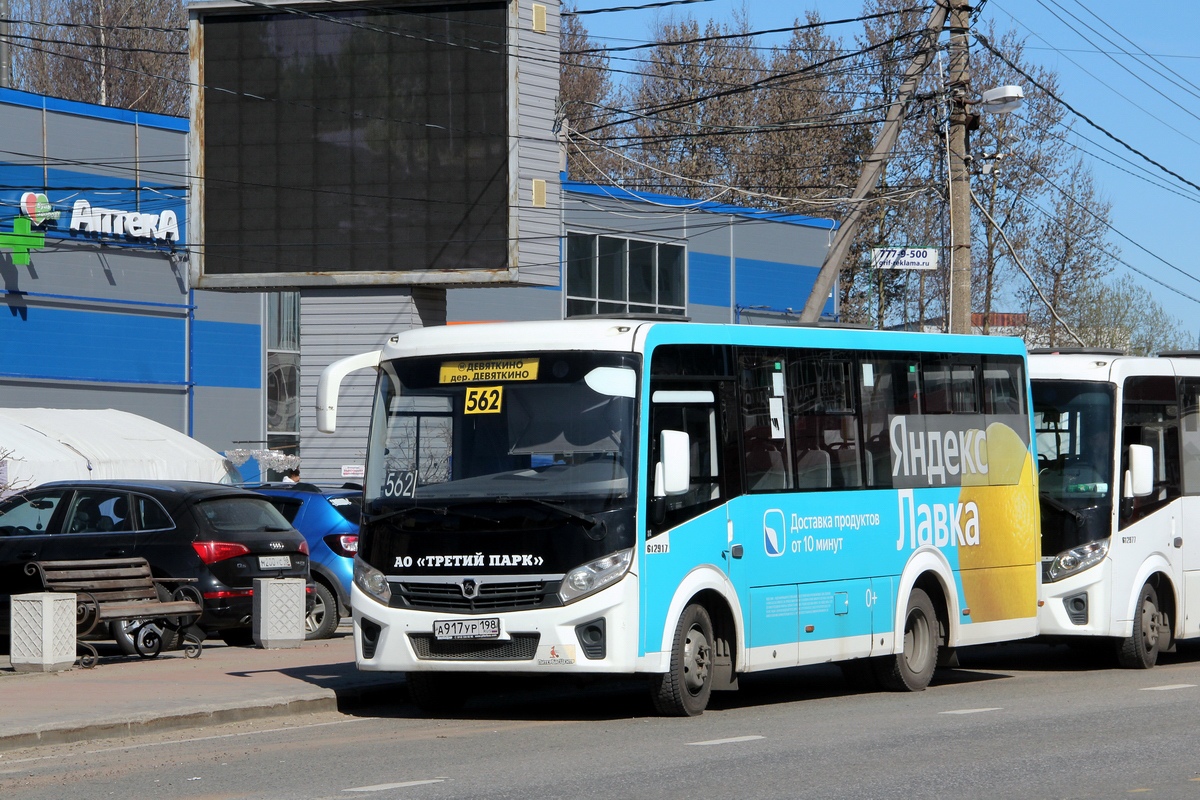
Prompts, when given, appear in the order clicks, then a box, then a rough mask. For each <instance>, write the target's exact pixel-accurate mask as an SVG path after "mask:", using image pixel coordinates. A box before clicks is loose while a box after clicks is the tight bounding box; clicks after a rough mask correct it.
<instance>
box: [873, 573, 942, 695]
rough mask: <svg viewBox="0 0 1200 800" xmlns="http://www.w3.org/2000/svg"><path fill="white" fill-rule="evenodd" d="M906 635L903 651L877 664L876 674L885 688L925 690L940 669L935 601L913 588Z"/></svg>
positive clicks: (913, 690) (906, 619) (920, 590)
mask: <svg viewBox="0 0 1200 800" xmlns="http://www.w3.org/2000/svg"><path fill="white" fill-rule="evenodd" d="M903 636H904V649H903V651H902V652H899V653H896V654H895V655H892V656H884V657H883V658H880V659H879V660H878V661H876V662H875V666H876V675H877V676H878V678H879V682H880V683H881V684H882V685H883V687H884V688H885V689H890V690H892V691H895V692H920V691H924V689H925V687H926V686H928V685H929V681H931V680H932V679H933V670H934V668H935V667H936V666H937V655H938V644H939V642H938V639H939V635H938V620H937V612H936V611H935V610H934V608H933V601H932V600H930V599H929V595H927V594H926V593H925V592H924V590H922V589H913V590H912V594H910V595H909V597H908V610H907V611H906V612H905V613H904V631H903Z"/></svg>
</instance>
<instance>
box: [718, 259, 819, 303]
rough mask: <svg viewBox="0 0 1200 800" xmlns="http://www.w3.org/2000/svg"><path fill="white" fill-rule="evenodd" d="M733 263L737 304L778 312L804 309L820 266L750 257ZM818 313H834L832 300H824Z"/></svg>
mask: <svg viewBox="0 0 1200 800" xmlns="http://www.w3.org/2000/svg"><path fill="white" fill-rule="evenodd" d="M734 263H735V269H736V270H737V275H736V280H737V298H736V302H737V305H738V306H739V307H740V308H761V309H766V310H771V311H777V312H782V311H786V310H787V309H792V310H793V311H800V310H801V309H803V308H804V304H805V303H807V302H808V295H809V293H810V292H811V291H812V287H813V285H814V284H815V283H816V282H817V275H818V274H819V273H820V271H821V268H820V267H806V266H802V265H800V264H781V263H779V262H775V261H756V260H754V259H750V258H739V259H736V260H735V262H734ZM821 313H822V314H825V315H831V314H833V298H829V299H827V300H826V302H825V306H824V308H823V309H822V311H821Z"/></svg>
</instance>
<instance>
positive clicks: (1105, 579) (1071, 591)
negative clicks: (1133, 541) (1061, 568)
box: [1038, 558, 1120, 637]
mask: <svg viewBox="0 0 1200 800" xmlns="http://www.w3.org/2000/svg"><path fill="white" fill-rule="evenodd" d="M1111 587H1112V561H1110V560H1109V559H1107V558H1106V559H1104V560H1103V561H1101V562H1100V563H1099V564H1097V565H1095V566H1094V567H1091V568H1090V569H1086V570H1084V571H1083V572H1080V573H1078V574H1075V575H1071V576H1068V577H1066V578H1063V579H1062V580H1060V581H1055V582H1054V583H1042V601H1043V602H1042V606H1041V608H1040V609H1039V610H1038V629H1039V632H1040V633H1041V635H1043V636H1053V637H1059V636H1117V635H1119V634H1120V631H1119V630H1114V628H1113V620H1112V614H1111V609H1112V597H1111Z"/></svg>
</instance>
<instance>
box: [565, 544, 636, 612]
mask: <svg viewBox="0 0 1200 800" xmlns="http://www.w3.org/2000/svg"><path fill="white" fill-rule="evenodd" d="M632 562H633V549H632V548H630V549H628V550H618V551H617V552H615V553H610V554H608V555H606V556H605V557H604V558H598V559H596V560H595V561H592V562H591V563H588V564H584V565H583V566H581V567H576V568H575V569H573V570H571V571H570V572H568V573H567V575H566V577H564V578H563V582H562V587H561V588H560V589H559V590H558V596H559V597H561V598H562V601H563V602H564V603H570V602H571V601H572V600H578V599H579V598H580V597H583V596H585V595H589V594H592V593H593V592H596V591H599V590H600V589H603V588H604V587H605V586H608V585H610V584H613V583H616V582H617V581H619V580H620V579H621V578H622V576H624V575H625V573H626V572H628V571H629V565H630V564H631V563H632Z"/></svg>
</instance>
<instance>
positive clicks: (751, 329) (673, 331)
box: [383, 317, 1200, 363]
mask: <svg viewBox="0 0 1200 800" xmlns="http://www.w3.org/2000/svg"><path fill="white" fill-rule="evenodd" d="M667 343H672V344H684V343H695V344H732V345H743V346H752V345H757V346H780V347H837V348H848V349H859V350H872V349H879V350H904V351H910V352H935V353H936V352H965V353H981V354H989V353H990V354H1004V355H1023V354H1024V353H1025V345H1024V343H1023V342H1022V341H1021V340H1020V339H1018V338H1015V337H1008V336H957V335H953V334H943V333H913V332H904V331H875V330H865V329H861V328H836V327H824V326H797V325H786V326H785V325H735V324H713V323H699V322H687V321H684V320H680V321H678V322H674V321H670V322H668V321H662V320H661V319H659V320H654V321H648V320H644V319H635V318H624V317H613V318H603V317H593V318H587V319H571V320H543V321H533V322H481V323H473V324H459V325H445V326H436V327H430V328H415V329H412V330H408V331H404V332H402V333H399V334H397V335H395V336H393V337H392V338H391V339H390V340H389V341H388V342H387V344H386V345H385V347H384V350H383V359H384V360H387V359H392V358H400V357H406V356H421V355H444V354H450V353H516V352H530V351H538V350H543V351H544V350H607V351H619V352H632V351H645V349H646V348H647V347H650V346H657V345H658V344H667ZM1198 363H1200V362H1198Z"/></svg>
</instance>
